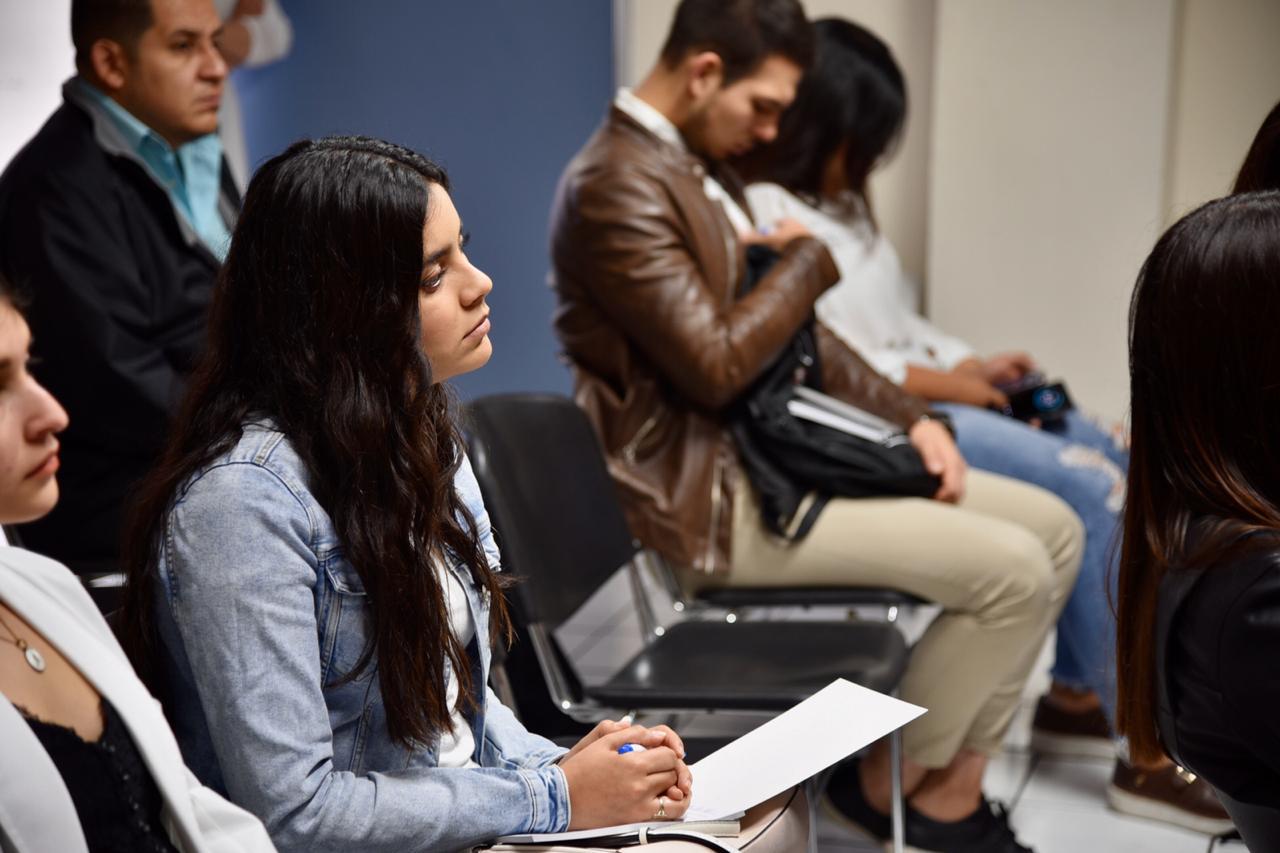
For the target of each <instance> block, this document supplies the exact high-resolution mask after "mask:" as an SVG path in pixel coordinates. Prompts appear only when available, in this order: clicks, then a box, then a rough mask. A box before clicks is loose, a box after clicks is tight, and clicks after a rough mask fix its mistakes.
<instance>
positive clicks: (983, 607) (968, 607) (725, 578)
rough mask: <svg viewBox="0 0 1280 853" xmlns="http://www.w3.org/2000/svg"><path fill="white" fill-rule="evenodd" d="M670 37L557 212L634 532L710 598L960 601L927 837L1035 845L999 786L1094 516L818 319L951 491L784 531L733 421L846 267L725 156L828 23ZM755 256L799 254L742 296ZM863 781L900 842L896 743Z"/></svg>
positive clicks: (765, 3)
mask: <svg viewBox="0 0 1280 853" xmlns="http://www.w3.org/2000/svg"><path fill="white" fill-rule="evenodd" d="M667 45H668V47H667V49H666V50H664V51H663V55H662V57H661V59H660V60H659V61H658V63H657V64H656V65H655V67H654V68H653V69H652V70H651V71H650V73H649V75H648V76H647V77H646V78H645V79H644V81H643V82H642V83H641V84H640V85H639V86H638V87H637V88H636V89H635V90H634V91H630V90H626V89H624V90H622V91H621V92H619V93H618V95H617V97H616V99H615V100H614V103H613V109H612V110H611V111H610V113H609V115H608V117H607V118H606V119H605V122H604V124H603V126H602V127H601V128H600V129H599V130H598V131H597V132H596V133H595V135H594V136H593V137H592V138H591V140H590V141H589V142H588V143H587V144H586V146H585V147H584V148H583V149H582V151H580V152H579V153H578V155H577V156H576V157H575V158H574V159H573V161H572V162H571V163H570V164H569V165H568V167H567V168H566V170H565V173H564V175H563V177H562V179H561V183H560V187H559V189H558V192H557V197H556V201H555V203H554V206H553V211H552V226H551V231H552V235H551V253H552V263H553V270H554V273H553V276H554V280H553V284H554V287H555V289H556V293H557V297H558V299H559V308H558V311H557V313H556V318H555V324H556V331H557V333H558V335H559V337H560V340H561V341H562V342H563V343H564V347H565V351H566V353H567V355H568V357H569V359H570V360H571V363H572V367H573V371H574V381H575V385H576V397H577V402H578V403H579V405H581V406H582V407H583V409H584V410H585V411H586V412H587V414H588V416H589V417H590V419H591V420H592V422H593V424H594V426H595V429H596V432H597V434H598V435H599V438H600V441H601V445H602V447H603V448H604V451H605V454H606V456H607V463H608V466H609V470H610V472H611V473H612V475H613V477H614V479H615V481H616V483H617V486H618V491H619V495H620V497H621V499H622V503H623V507H624V509H625V511H626V513H627V518H628V522H629V523H630V525H631V529H632V531H633V533H634V534H635V535H636V536H637V538H638V539H639V540H640V541H641V542H642V543H643V544H644V545H645V546H646V547H649V548H652V549H654V550H655V551H657V552H659V553H660V554H661V555H662V556H663V557H665V558H666V559H667V560H669V561H670V562H671V563H672V564H673V565H674V566H676V567H677V569H678V570H679V571H680V573H681V578H682V582H683V583H685V584H686V585H687V586H688V587H690V588H693V589H696V588H698V587H702V586H710V585H737V586H752V587H769V586H772V587H802V586H817V587H832V586H874V587H889V588H893V589H901V590H905V591H907V592H910V593H914V594H916V595H919V596H921V597H923V598H926V599H928V600H930V601H934V602H937V603H938V604H940V605H942V608H943V610H942V614H941V615H940V616H939V617H938V619H937V620H936V621H934V622H933V624H932V625H931V627H930V628H929V629H928V631H927V632H926V633H925V635H924V637H923V639H921V641H920V642H919V644H918V645H917V646H916V647H915V649H914V651H913V653H912V657H911V663H910V666H909V668H908V670H907V673H906V677H905V680H904V681H903V685H902V695H903V697H904V698H906V699H908V700H909V701H911V702H915V703H916V704H919V705H922V706H924V707H927V708H928V709H929V713H928V714H926V715H925V716H924V717H922V718H921V719H920V720H918V721H916V722H913V723H912V724H911V725H909V726H908V727H907V728H906V730H905V744H906V750H905V751H906V761H905V769H904V779H905V784H906V790H907V791H909V792H910V802H909V808H908V812H907V821H906V830H907V841H908V843H910V844H911V845H912V846H913V847H915V848H918V849H926V850H946V851H949V852H950V853H954V851H979V850H981V851H1007V852H1008V853H1013V851H1021V850H1025V849H1026V848H1025V847H1024V846H1022V845H1021V844H1019V843H1018V842H1017V840H1016V838H1015V837H1014V834H1013V832H1012V830H1011V829H1010V827H1009V825H1008V822H1007V819H1006V816H1005V814H1004V812H1003V810H1002V809H1001V808H1000V807H999V806H998V805H993V804H989V803H987V801H986V800H985V799H984V798H983V796H982V778H983V774H984V772H985V768H986V764H987V758H988V756H989V755H990V754H992V753H993V752H995V751H997V750H998V749H999V748H1000V744H1001V741H1002V739H1003V737H1004V733H1005V731H1006V729H1007V727H1008V724H1009V721H1010V719H1011V718H1012V715H1013V713H1014V710H1015V709H1016V707H1017V704H1018V699H1019V697H1020V696H1021V693H1022V689H1023V686H1024V684H1025V683H1026V679H1027V677H1028V675H1029V673H1030V671H1031V667H1032V666H1033V664H1034V662H1035V658H1036V654H1037V652H1038V651H1039V649H1040V646H1041V644H1042V642H1043V640H1044V637H1045V633H1046V632H1047V630H1048V627H1049V625H1050V624H1051V623H1052V622H1053V620H1054V619H1055V618H1056V617H1057V613H1058V610H1059V608H1060V607H1061V605H1062V602H1063V601H1064V600H1065V599H1066V596H1067V593H1068V592H1069V590H1070V589H1071V585H1072V582H1073V581H1074V579H1075V574H1076V568H1077V566H1078V563H1079V559H1080V546H1081V539H1082V535H1081V530H1080V522H1079V520H1078V519H1077V518H1076V516H1075V515H1074V514H1073V513H1072V512H1071V510H1070V508H1069V507H1067V506H1066V505H1065V504H1064V503H1063V502H1062V501H1061V500H1059V499H1058V498H1056V497H1054V496H1053V495H1051V494H1049V493H1048V492H1045V491H1044V490H1042V489H1038V488H1035V487H1032V486H1028V485H1025V484H1023V483H1018V482H1015V481H1012V480H1007V479H1005V478H1001V477H997V476H995V475H989V474H984V473H981V472H974V473H973V474H972V475H970V476H967V477H966V476H965V464H964V460H963V458H962V457H961V456H960V454H959V452H958V451H957V450H956V447H955V444H954V442H953V441H952V438H951V435H950V433H949V432H948V431H947V429H946V427H945V426H944V425H943V423H942V422H940V421H939V419H937V418H936V417H935V416H933V415H932V414H931V413H930V412H929V410H928V408H927V406H926V404H925V403H924V402H923V401H922V400H921V399H919V398H917V397H914V396H912V395H910V394H907V393H905V392H903V391H902V390H901V389H900V388H899V387H898V386H897V385H895V384H893V383H892V382H890V381H888V380H887V379H885V378H883V377H881V376H880V375H879V374H877V373H876V372H875V371H874V370H872V369H871V368H870V367H869V366H868V365H867V364H866V363H865V362H864V361H863V360H862V359H860V358H859V357H858V356H857V355H856V354H854V353H853V351H852V350H850V349H849V348H848V347H847V346H845V345H844V344H843V343H842V342H841V341H840V340H839V339H838V338H836V337H835V336H833V335H832V334H831V333H830V331H829V330H828V329H826V327H824V326H823V325H822V324H821V323H818V324H816V326H815V335H816V337H817V340H818V347H819V359H818V360H819V362H820V364H821V366H822V382H823V386H824V388H825V390H826V391H827V392H828V393H830V394H832V395H833V396H836V397H839V398H841V399H842V400H844V401H846V402H848V403H852V404H854V405H857V406H861V407H862V408H864V409H867V410H869V411H872V412H874V413H876V414H878V415H880V416H882V417H884V418H886V419H888V420H890V421H891V422H893V423H894V424H895V425H897V426H899V427H901V428H902V429H903V430H904V431H906V432H907V435H908V436H909V439H910V441H911V443H912V445H913V446H914V447H915V448H916V449H917V450H918V451H919V453H920V456H921V458H922V459H923V460H924V461H925V463H926V464H927V465H928V466H929V468H930V470H931V471H932V472H933V473H935V474H937V475H939V476H940V479H941V486H940V488H939V490H938V491H937V493H936V494H935V495H934V496H933V497H934V498H936V499H933V500H931V499H929V498H898V497H887V496H886V497H870V498H863V499H857V500H850V499H843V498H836V499H832V500H831V501H830V502H829V503H827V504H826V505H825V506H824V508H823V509H822V511H821V513H820V514H819V515H818V516H817V520H816V522H815V523H814V525H813V527H812V529H811V530H809V532H808V534H807V536H805V538H803V539H802V540H800V541H797V542H794V543H790V542H786V541H784V540H782V539H781V538H780V537H777V536H774V535H772V534H771V533H769V532H768V530H767V529H766V527H765V525H764V523H763V521H762V518H761V511H760V508H759V498H758V496H757V494H756V493H755V490H754V489H753V488H752V485H751V483H750V482H749V481H748V480H747V477H746V474H745V472H744V468H743V466H742V461H741V457H740V456H739V453H738V450H737V447H736V445H735V444H734V441H733V439H732V436H731V434H730V429H729V421H730V417H731V414H730V413H731V410H732V408H733V403H734V401H735V400H736V399H737V398H739V396H740V395H741V394H743V393H744V392H745V391H747V389H748V387H749V386H750V385H751V384H752V383H753V382H754V380H755V379H756V378H757V377H758V376H760V375H761V374H762V372H764V371H765V370H766V368H768V367H769V366H770V363H771V362H772V361H773V360H774V359H776V358H777V357H778V355H779V353H780V352H781V351H782V350H783V349H784V348H785V347H786V346H787V345H788V343H789V342H790V341H791V339H792V338H793V336H794V335H795V334H796V332H797V331H798V330H799V329H800V328H801V326H802V325H803V324H805V323H806V322H807V321H808V320H809V319H810V318H811V316H812V313H813V308H814V302H815V300H817V298H818V297H819V296H820V295H821V294H822V293H823V292H824V291H825V290H826V289H827V288H829V287H830V286H831V285H833V284H834V283H835V281H836V279H837V278H838V274H837V270H836V267H835V264H834V263H833V261H832V258H831V255H830V253H829V252H828V250H827V248H826V247H825V246H824V245H823V244H822V243H821V242H819V241H818V240H816V239H814V237H813V236H812V235H811V234H810V233H809V231H808V230H807V229H806V228H804V227H803V226H801V225H799V224H798V223H795V222H792V221H784V222H781V223H778V225H777V227H776V228H774V229H773V230H772V231H771V232H770V233H768V234H761V233H759V232H757V231H756V228H755V225H754V223H753V221H752V217H751V211H750V208H749V206H748V205H747V203H746V199H745V198H744V197H743V194H742V185H741V182H740V181H739V180H738V178H737V176H736V175H735V173H734V172H733V170H732V169H730V168H729V167H728V166H727V165H726V164H725V162H724V161H725V160H726V159H727V158H729V157H731V156H734V155H740V154H743V153H745V152H747V151H748V150H750V149H751V148H752V147H753V146H755V145H756V144H758V143H761V142H768V141H769V140H771V139H773V138H774V136H775V135H776V133H777V127H778V119H779V116H780V115H782V113H783V111H784V110H785V109H786V107H787V106H788V104H790V103H791V101H792V99H793V97H794V94H795V90H796V86H797V84H798V83H799V82H800V78H801V75H802V74H803V73H804V70H805V68H806V67H807V66H808V64H809V62H810V60H811V56H812V32H811V28H810V25H809V23H808V22H807V21H806V20H805V18H804V12H803V10H802V9H801V8H800V5H799V4H798V3H797V2H795V0H735V2H729V3H725V2H715V0H685V2H683V3H681V4H680V6H679V8H678V10H677V12H676V16H675V22H674V24H673V25H672V34H671V36H670V38H669V39H668V40H667ZM747 243H760V244H763V245H765V246H768V247H770V248H772V249H774V250H776V252H777V254H778V259H777V261H776V262H775V263H774V264H773V266H772V267H771V268H770V269H769V270H768V271H767V272H765V273H764V274H762V275H760V276H759V277H758V281H756V282H755V286H754V289H752V290H751V292H750V293H749V294H748V295H741V290H740V289H741V288H742V286H743V284H744V281H745V279H746V275H745V274H746V260H745V254H746V253H745V246H746V244H747ZM852 767H853V772H854V773H855V774H860V775H861V778H864V779H865V780H866V781H867V787H866V794H865V796H864V795H863V789H862V788H861V787H860V786H855V785H848V786H843V787H842V788H841V792H840V796H842V797H843V796H844V795H845V794H848V795H849V796H850V797H856V800H857V802H856V804H854V805H853V806H851V808H854V809H855V810H856V811H857V812H858V814H859V816H860V817H861V821H860V823H861V825H862V826H863V828H865V829H866V830H867V831H868V832H869V833H870V834H872V835H874V836H877V837H879V838H886V837H887V836H888V835H889V819H888V817H887V816H886V815H887V813H888V806H889V803H890V773H889V771H890V761H889V750H888V749H887V747H886V746H885V745H884V744H878V745H876V746H875V747H873V749H872V750H871V751H870V752H869V753H868V756H867V757H866V758H865V759H863V760H861V762H859V763H855V764H854V765H852Z"/></svg>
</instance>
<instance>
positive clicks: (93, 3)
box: [71, 0, 153, 71]
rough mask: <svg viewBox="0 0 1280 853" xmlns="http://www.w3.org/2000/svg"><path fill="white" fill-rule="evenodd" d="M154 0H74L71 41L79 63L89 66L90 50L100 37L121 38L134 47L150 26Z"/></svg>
mask: <svg viewBox="0 0 1280 853" xmlns="http://www.w3.org/2000/svg"><path fill="white" fill-rule="evenodd" d="M151 2H152V0H71V43H72V44H73V45H75V48H76V67H77V68H79V69H80V70H82V71H83V70H85V69H86V68H88V67H89V51H90V48H92V47H93V43H94V42H96V41H97V40H98V39H111V40H112V41H114V42H119V43H120V44H121V45H123V46H124V48H125V50H128V51H132V50H133V48H134V47H135V46H136V45H137V43H138V39H139V38H140V37H141V36H142V34H143V33H144V32H146V31H147V29H148V28H149V27H150V26H151V22H152V20H153V18H152V16H151Z"/></svg>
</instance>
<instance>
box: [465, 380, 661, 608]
mask: <svg viewBox="0 0 1280 853" xmlns="http://www.w3.org/2000/svg"><path fill="white" fill-rule="evenodd" d="M468 409H469V412H468V414H469V418H468V434H469V441H468V445H469V448H470V457H471V465H472V467H473V468H474V469H475V472H476V479H477V480H479V482H480V491H481V493H482V494H483V495H484V502H485V506H486V507H487V508H488V510H489V517H490V520H491V521H492V522H493V527H494V531H495V535H496V536H497V540H498V545H499V547H500V548H501V549H502V561H503V564H504V566H505V567H506V568H507V569H508V570H510V571H512V572H513V573H514V574H516V575H517V576H518V577H520V578H525V579H527V581H526V582H524V583H519V584H517V585H516V589H515V592H516V595H517V596H518V597H519V599H520V602H521V604H522V605H523V609H524V612H525V616H526V618H527V619H529V621H530V622H540V623H542V624H543V625H545V626H546V627H547V628H549V629H554V628H555V627H557V626H558V625H559V624H560V623H561V622H563V621H564V620H565V619H567V618H568V617H569V616H571V615H572V614H573V612H574V611H576V610H577V609H578V608H579V607H581V606H582V604H583V603H584V602H585V601H586V600H587V599H588V598H589V597H590V596H591V594H592V593H593V592H595V591H596V590H597V589H599V588H600V586H602V585H603V584H604V582H605V581H607V580H608V579H609V578H610V577H611V576H612V575H613V573H614V572H615V571H616V570H617V569H618V568H619V567H620V566H622V565H624V564H626V563H627V562H628V561H629V560H631V559H632V558H633V557H634V556H635V553H636V550H637V549H636V545H635V543H634V540H633V539H632V536H631V533H630V531H629V530H628V529H627V523H626V519H625V518H624V517H623V515H622V510H621V508H620V507H619V505H618V497H617V493H616V492H615V491H614V485H613V480H612V479H611V478H610V476H609V472H608V470H607V469H606V468H605V464H604V457H603V455H602V453H601V451H600V445H599V443H598V442H597V441H596V436H595V432H594V431H593V430H592V428H591V424H590V422H588V420H587V417H586V415H585V414H583V412H582V411H581V410H580V409H579V408H578V407H577V406H576V405H575V404H574V403H573V401H572V400H569V399H568V398H566V397H562V396H558V395H554V394H503V395H496V396H492V397H484V398H481V399H479V400H476V401H475V402H473V403H472V404H471V405H470V406H469V407H468Z"/></svg>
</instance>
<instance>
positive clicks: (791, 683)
mask: <svg viewBox="0 0 1280 853" xmlns="http://www.w3.org/2000/svg"><path fill="white" fill-rule="evenodd" d="M469 426H470V441H469V444H470V457H471V462H472V466H473V467H474V469H475V472H476V477H477V479H478V480H479V482H480V488H481V491H482V493H483V495H484V499H485V504H486V506H487V508H488V510H489V515H490V518H491V520H492V522H493V526H494V530H495V533H496V535H497V537H498V542H499V545H500V547H501V548H502V552H503V563H504V565H505V566H506V568H507V569H508V570H510V571H511V572H512V573H513V574H515V575H516V576H517V577H518V578H519V579H520V582H519V583H517V585H516V586H515V588H514V590H513V592H514V596H513V597H514V599H515V602H514V603H515V605H516V609H517V610H518V611H519V612H520V614H521V615H522V616H523V618H524V620H526V621H527V624H526V629H527V632H528V636H529V639H530V642H531V645H532V646H533V649H534V651H535V653H536V657H537V661H538V665H539V666H540V667H541V669H542V672H543V675H544V678H545V680H546V685H547V689H548V692H549V694H550V696H551V699H552V701H554V702H555V704H556V705H557V706H558V708H559V709H560V710H561V711H563V712H564V713H565V714H567V715H569V716H570V717H573V718H575V719H578V720H584V721H586V720H593V719H596V718H598V717H599V716H600V715H601V714H602V713H604V712H605V711H606V710H608V709H616V710H623V711H649V712H662V713H668V714H670V713H677V712H682V711H711V710H738V711H759V712H774V711H782V710H786V709H787V708H790V707H791V706H793V705H795V704H796V703H798V702H800V701H802V700H803V699H805V698H807V697H808V696H810V695H812V694H813V693H814V692H816V691H817V690H819V689H821V688H822V687H824V686H826V685H827V684H829V683H830V682H831V681H832V680H833V679H835V678H845V679H848V680H849V681H852V682H854V683H856V684H861V685H863V686H866V687H869V688H871V689H873V690H878V691H881V692H885V693H889V692H892V691H893V690H894V689H895V688H896V687H897V685H898V682H899V681H900V680H901V678H902V674H903V671H904V669H905V667H906V663H907V658H908V650H907V647H906V643H905V641H904V640H903V638H902V635H901V634H900V633H899V632H898V630H897V629H896V628H895V627H893V626H892V625H888V624H885V623H881V622H853V621H839V622H815V621H795V622H745V621H740V622H737V623H736V624H731V623H728V622H726V621H723V620H718V621H707V620H690V621H683V622H678V623H676V624H674V625H670V626H667V627H666V628H665V630H663V631H661V632H651V633H648V634H647V637H646V645H645V646H644V647H643V648H642V649H641V651H639V652H638V653H637V654H636V655H635V656H634V657H633V658H632V659H631V660H629V661H627V662H626V663H625V664H624V665H623V666H622V667H621V669H620V670H619V671H618V672H617V673H615V674H614V675H613V676H612V677H610V678H609V679H607V680H606V681H604V682H602V683H598V684H586V683H584V681H583V680H582V679H580V678H579V677H578V676H577V673H576V672H575V670H574V665H573V662H572V661H571V660H569V659H568V657H567V656H566V655H565V654H564V652H563V650H562V649H561V648H560V646H559V644H558V643H557V641H556V639H555V629H556V628H557V627H558V626H559V625H560V624H562V623H563V622H564V621H565V620H566V619H568V618H569V617H570V616H571V615H572V614H573V613H574V612H575V611H577V610H578V609H579V608H580V607H581V606H582V605H583V604H584V603H585V602H586V601H587V599H588V598H589V597H590V596H591V595H592V594H593V593H594V592H595V591H596V590H597V589H598V588H599V587H600V586H602V585H603V584H604V583H605V582H606V581H607V580H609V578H610V577H612V576H613V575H614V573H615V572H616V571H617V570H618V569H619V568H621V567H623V566H633V565H634V563H635V560H636V558H637V555H638V553H639V548H638V546H637V544H636V542H635V541H634V540H633V539H632V536H631V533H630V532H629V531H628V529H627V525H626V521H625V519H624V518H623V515H622V511H621V509H620V507H619V506H618V501H617V495H616V492H615V491H614V485H613V481H612V480H611V478H610V476H609V473H608V471H607V470H606V468H605V465H604V460H603V456H602V454H601V452H600V448H599V444H598V443H597V441H596V437H595V433H594V432H593V430H592V428H591V425H590V423H589V422H588V421H587V419H586V416H585V415H584V414H583V413H582V412H581V411H580V410H579V409H578V407H577V406H576V405H575V404H574V403H573V402H572V401H571V400H568V399H566V398H564V397H560V396H556V395H541V394H512V395H502V396H494V397H487V398H483V399H481V400H478V401H476V402H475V403H473V404H472V405H471V406H470V424H469ZM891 744H892V746H893V748H894V753H895V755H898V754H900V734H899V733H895V734H894V736H893V737H892V740H891ZM895 777H896V774H895ZM898 781H899V780H897V779H896V778H895V782H898ZM895 793H896V794H897V795H898V796H897V797H896V800H897V802H896V803H895V806H900V804H901V788H900V786H897V787H896V790H895ZM898 811H899V809H898V808H895V817H897V816H898V815H897V812H898ZM898 825H899V826H900V823H899V824H898Z"/></svg>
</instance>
